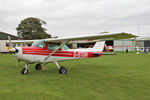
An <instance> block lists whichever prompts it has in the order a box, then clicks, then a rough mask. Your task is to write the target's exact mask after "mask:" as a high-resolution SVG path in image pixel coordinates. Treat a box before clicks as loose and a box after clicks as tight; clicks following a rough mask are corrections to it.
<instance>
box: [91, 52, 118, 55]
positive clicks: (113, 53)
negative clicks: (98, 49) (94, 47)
mask: <svg viewBox="0 0 150 100" xmlns="http://www.w3.org/2000/svg"><path fill="white" fill-rule="evenodd" d="M92 54H93V55H116V53H115V52H112V53H92Z"/></svg>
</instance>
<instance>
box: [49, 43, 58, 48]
mask: <svg viewBox="0 0 150 100" xmlns="http://www.w3.org/2000/svg"><path fill="white" fill-rule="evenodd" d="M58 47H59V44H55V43H51V44H48V49H49V50H56V49H57V48H58Z"/></svg>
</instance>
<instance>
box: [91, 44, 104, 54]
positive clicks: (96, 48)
mask: <svg viewBox="0 0 150 100" xmlns="http://www.w3.org/2000/svg"><path fill="white" fill-rule="evenodd" d="M104 44H105V41H101V42H96V43H95V45H94V47H93V48H92V49H93V51H100V52H101V51H103V49H104Z"/></svg>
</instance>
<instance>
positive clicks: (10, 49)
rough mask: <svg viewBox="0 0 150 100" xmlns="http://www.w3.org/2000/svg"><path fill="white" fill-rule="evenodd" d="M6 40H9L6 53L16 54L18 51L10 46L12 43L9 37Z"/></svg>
mask: <svg viewBox="0 0 150 100" xmlns="http://www.w3.org/2000/svg"><path fill="white" fill-rule="evenodd" d="M8 40H9V47H8V51H9V52H10V53H17V52H18V49H16V48H14V47H13V44H12V41H11V38H10V36H8Z"/></svg>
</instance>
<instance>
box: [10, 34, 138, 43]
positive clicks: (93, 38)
mask: <svg viewBox="0 0 150 100" xmlns="http://www.w3.org/2000/svg"><path fill="white" fill-rule="evenodd" d="M133 37H137V36H135V35H132V34H130V33H103V34H95V35H85V36H76V37H62V38H50V39H38V40H45V41H46V42H52V43H63V42H65V41H66V42H68V43H75V41H77V43H78V42H80V41H78V40H89V42H97V41H107V40H119V39H127V38H133ZM34 41H36V40H13V41H12V43H26V44H31V43H33V42H34ZM8 42H9V41H8Z"/></svg>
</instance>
